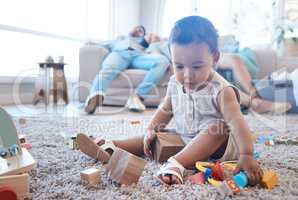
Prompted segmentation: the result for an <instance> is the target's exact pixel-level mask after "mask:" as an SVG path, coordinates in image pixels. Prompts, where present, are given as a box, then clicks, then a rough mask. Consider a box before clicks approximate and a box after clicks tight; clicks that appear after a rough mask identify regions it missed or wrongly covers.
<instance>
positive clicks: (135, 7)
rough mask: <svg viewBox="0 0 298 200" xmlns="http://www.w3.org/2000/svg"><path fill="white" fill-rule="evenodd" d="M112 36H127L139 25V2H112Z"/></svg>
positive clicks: (132, 0)
mask: <svg viewBox="0 0 298 200" xmlns="http://www.w3.org/2000/svg"><path fill="white" fill-rule="evenodd" d="M112 6H113V7H114V9H113V10H112V16H111V21H112V24H113V27H112V31H111V32H112V35H113V36H114V37H115V36H119V35H127V33H128V32H129V31H130V30H131V29H132V27H134V26H136V25H139V24H140V0H112Z"/></svg>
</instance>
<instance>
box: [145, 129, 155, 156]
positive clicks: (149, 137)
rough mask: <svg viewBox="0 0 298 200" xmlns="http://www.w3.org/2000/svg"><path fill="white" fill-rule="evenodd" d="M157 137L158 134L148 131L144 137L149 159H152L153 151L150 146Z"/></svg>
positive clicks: (146, 153)
mask: <svg viewBox="0 0 298 200" xmlns="http://www.w3.org/2000/svg"><path fill="white" fill-rule="evenodd" d="M155 137H156V133H155V131H154V130H150V129H149V130H147V133H146V135H145V136H144V153H145V155H146V156H148V157H149V158H152V157H153V155H152V151H151V149H150V145H151V143H152V142H153V140H154V139H155Z"/></svg>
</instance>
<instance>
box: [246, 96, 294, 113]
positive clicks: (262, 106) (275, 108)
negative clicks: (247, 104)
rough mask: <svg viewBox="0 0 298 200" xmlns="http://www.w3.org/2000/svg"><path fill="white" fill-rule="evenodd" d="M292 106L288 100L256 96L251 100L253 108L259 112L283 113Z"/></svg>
mask: <svg viewBox="0 0 298 200" xmlns="http://www.w3.org/2000/svg"><path fill="white" fill-rule="evenodd" d="M291 108H292V106H291V104H290V103H288V102H272V101H268V100H264V99H261V98H258V97H257V98H254V99H252V101H251V109H252V110H253V111H255V112H257V113H260V114H262V113H272V114H283V113H286V112H287V111H288V110H290V109H291Z"/></svg>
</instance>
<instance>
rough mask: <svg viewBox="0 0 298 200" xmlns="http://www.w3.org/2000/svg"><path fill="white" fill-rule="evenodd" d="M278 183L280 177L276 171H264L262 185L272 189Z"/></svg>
mask: <svg viewBox="0 0 298 200" xmlns="http://www.w3.org/2000/svg"><path fill="white" fill-rule="evenodd" d="M277 184H278V177H277V174H276V172H275V171H273V170H268V171H264V174H263V178H262V180H261V186H262V187H264V188H267V189H272V188H274V187H275V186H276V185H277Z"/></svg>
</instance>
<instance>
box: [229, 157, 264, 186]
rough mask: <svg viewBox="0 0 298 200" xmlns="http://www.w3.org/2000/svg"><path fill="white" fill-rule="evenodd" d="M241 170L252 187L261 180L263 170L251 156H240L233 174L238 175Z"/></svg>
mask: <svg viewBox="0 0 298 200" xmlns="http://www.w3.org/2000/svg"><path fill="white" fill-rule="evenodd" d="M241 170H243V171H245V172H246V174H247V176H248V180H249V184H250V185H252V186H254V185H256V184H257V183H259V182H260V181H261V179H262V176H263V170H262V169H261V167H260V165H259V164H258V162H257V161H256V160H255V159H254V158H253V156H252V155H244V154H241V155H240V157H239V160H238V165H237V168H236V169H235V171H234V174H237V173H239V172H240V171H241Z"/></svg>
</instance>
